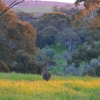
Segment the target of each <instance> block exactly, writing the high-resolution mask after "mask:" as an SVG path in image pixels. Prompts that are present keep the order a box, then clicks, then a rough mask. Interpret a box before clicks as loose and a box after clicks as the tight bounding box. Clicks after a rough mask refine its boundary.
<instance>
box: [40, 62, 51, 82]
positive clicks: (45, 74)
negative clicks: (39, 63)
mask: <svg viewBox="0 0 100 100" xmlns="http://www.w3.org/2000/svg"><path fill="white" fill-rule="evenodd" d="M48 65H49V64H48V63H45V65H44V67H43V71H42V77H43V79H44V80H46V81H49V80H50V79H51V74H50V72H49V71H48V68H47V67H48Z"/></svg>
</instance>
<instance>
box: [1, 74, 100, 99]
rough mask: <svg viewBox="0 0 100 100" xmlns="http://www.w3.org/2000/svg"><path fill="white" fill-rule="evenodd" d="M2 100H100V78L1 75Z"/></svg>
mask: <svg viewBox="0 0 100 100" xmlns="http://www.w3.org/2000/svg"><path fill="white" fill-rule="evenodd" d="M0 100H100V78H95V77H75V76H68V77H59V76H52V79H51V80H50V81H48V82H46V81H44V80H42V78H41V76H40V75H32V74H16V73H9V74H5V73H0Z"/></svg>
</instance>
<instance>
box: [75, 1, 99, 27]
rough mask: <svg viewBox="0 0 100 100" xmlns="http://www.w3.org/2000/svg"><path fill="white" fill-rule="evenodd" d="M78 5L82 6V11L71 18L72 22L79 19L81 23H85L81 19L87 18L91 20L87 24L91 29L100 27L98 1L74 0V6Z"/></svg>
mask: <svg viewBox="0 0 100 100" xmlns="http://www.w3.org/2000/svg"><path fill="white" fill-rule="evenodd" d="M80 4H81V5H83V6H84V9H82V10H80V11H79V12H78V14H77V15H74V16H73V22H76V20H79V19H80V22H81V23H83V22H84V21H85V20H84V19H83V17H89V18H90V19H91V21H90V22H89V24H90V26H91V27H92V28H96V27H100V14H99V12H100V6H99V5H100V0H76V2H75V5H76V6H78V5H80Z"/></svg>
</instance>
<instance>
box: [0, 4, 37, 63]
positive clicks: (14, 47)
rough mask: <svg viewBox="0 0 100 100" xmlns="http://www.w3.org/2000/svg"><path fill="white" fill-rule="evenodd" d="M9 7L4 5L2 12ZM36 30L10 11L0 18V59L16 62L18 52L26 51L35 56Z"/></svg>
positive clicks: (0, 9) (0, 7)
mask: <svg viewBox="0 0 100 100" xmlns="http://www.w3.org/2000/svg"><path fill="white" fill-rule="evenodd" d="M6 7H7V6H6V5H5V4H2V6H0V12H2V11H4V9H5V8H6ZM35 39H36V29H35V28H34V27H33V26H32V25H30V23H28V22H22V21H20V20H19V19H18V17H17V16H16V15H15V14H14V13H13V11H11V10H8V11H6V12H5V13H4V14H3V15H2V16H0V54H1V55H0V59H1V60H3V61H4V62H11V61H14V58H15V53H16V52H17V51H18V50H25V51H26V52H27V53H30V54H32V55H33V56H35V53H36V46H35Z"/></svg>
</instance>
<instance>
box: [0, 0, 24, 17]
mask: <svg viewBox="0 0 100 100" xmlns="http://www.w3.org/2000/svg"><path fill="white" fill-rule="evenodd" d="M24 1H25V0H22V1H19V2H17V0H14V1H13V2H12V3H11V4H10V5H9V6H8V7H7V8H6V9H5V10H4V11H3V12H2V13H1V14H0V16H2V15H3V14H4V13H5V12H6V11H7V10H9V9H11V8H13V7H14V6H15V5H18V4H20V3H22V2H24Z"/></svg>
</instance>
